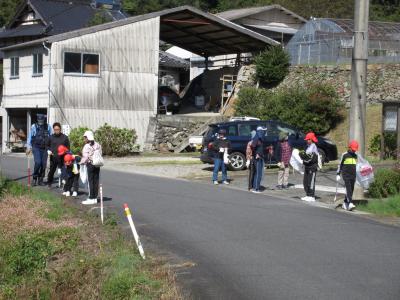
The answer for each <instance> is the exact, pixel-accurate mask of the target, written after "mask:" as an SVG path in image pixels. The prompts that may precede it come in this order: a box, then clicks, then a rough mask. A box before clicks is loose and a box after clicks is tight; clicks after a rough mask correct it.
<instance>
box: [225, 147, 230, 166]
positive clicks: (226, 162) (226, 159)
mask: <svg viewBox="0 0 400 300" xmlns="http://www.w3.org/2000/svg"><path fill="white" fill-rule="evenodd" d="M224 164H225V165H228V164H229V154H228V149H227V148H225V151H224Z"/></svg>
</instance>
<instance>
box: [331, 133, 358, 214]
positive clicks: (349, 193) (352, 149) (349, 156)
mask: <svg viewBox="0 0 400 300" xmlns="http://www.w3.org/2000/svg"><path fill="white" fill-rule="evenodd" d="M357 151H358V143H357V142H356V141H354V140H353V141H351V142H350V143H349V149H348V151H347V152H346V153H343V155H342V159H341V161H340V165H339V166H338V170H337V175H336V180H337V181H339V180H340V174H342V178H343V181H344V185H345V187H346V196H345V198H344V202H343V205H342V207H343V209H344V210H353V209H354V208H355V207H356V206H355V205H354V204H353V203H352V201H353V191H354V184H355V183H356V166H357V154H356V152H357Z"/></svg>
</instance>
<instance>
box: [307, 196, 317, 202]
mask: <svg viewBox="0 0 400 300" xmlns="http://www.w3.org/2000/svg"><path fill="white" fill-rule="evenodd" d="M306 201H307V202H315V197H307V199H306Z"/></svg>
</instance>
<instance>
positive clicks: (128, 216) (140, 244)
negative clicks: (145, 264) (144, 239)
mask: <svg viewBox="0 0 400 300" xmlns="http://www.w3.org/2000/svg"><path fill="white" fill-rule="evenodd" d="M124 209H125V214H126V217H127V218H128V222H129V225H130V226H131V229H132V233H133V237H134V238H135V242H136V245H137V247H138V249H139V253H140V255H141V256H142V258H143V259H146V257H145V255H144V250H143V247H142V243H141V242H140V238H139V235H138V233H137V231H136V228H135V224H133V220H132V215H131V211H130V210H129V207H128V204H126V203H125V204H124Z"/></svg>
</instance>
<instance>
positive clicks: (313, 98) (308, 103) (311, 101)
mask: <svg viewBox="0 0 400 300" xmlns="http://www.w3.org/2000/svg"><path fill="white" fill-rule="evenodd" d="M343 108H344V104H343V103H342V102H341V101H340V100H339V97H338V95H337V93H336V91H335V89H334V88H333V87H332V86H330V85H327V84H321V83H308V84H306V85H304V86H302V87H298V88H289V89H280V90H277V91H275V92H274V93H272V92H271V91H268V90H266V89H255V88H251V87H247V88H243V89H241V90H240V91H239V100H238V101H237V102H236V107H235V109H236V112H235V114H236V115H238V116H244V115H246V116H253V117H258V118H260V119H264V120H268V119H272V120H280V121H283V122H286V123H288V124H291V125H294V126H297V127H298V128H300V129H302V130H303V131H309V130H312V131H314V132H315V133H317V134H325V133H327V132H328V131H329V130H330V129H332V128H334V127H335V126H336V124H337V123H339V122H340V121H341V120H342V119H343V114H342V111H343Z"/></svg>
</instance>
